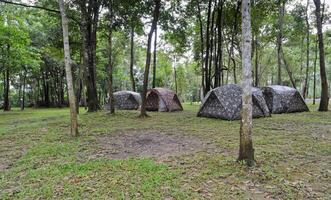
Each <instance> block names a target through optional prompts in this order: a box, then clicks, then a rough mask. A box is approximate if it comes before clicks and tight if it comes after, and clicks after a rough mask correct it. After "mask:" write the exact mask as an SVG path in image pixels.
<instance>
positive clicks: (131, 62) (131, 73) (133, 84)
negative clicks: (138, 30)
mask: <svg viewBox="0 0 331 200" xmlns="http://www.w3.org/2000/svg"><path fill="white" fill-rule="evenodd" d="M130 48H131V49H130V79H131V89H132V91H134V92H135V91H136V83H135V80H134V74H133V64H134V23H133V22H131V47H130Z"/></svg>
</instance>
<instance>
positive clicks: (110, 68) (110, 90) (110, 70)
mask: <svg viewBox="0 0 331 200" xmlns="http://www.w3.org/2000/svg"><path fill="white" fill-rule="evenodd" d="M109 4H110V5H109V8H108V9H109V35H108V37H109V38H108V73H109V74H108V79H109V80H108V81H109V83H108V87H109V88H108V93H109V108H110V114H114V113H115V102H114V95H113V61H112V60H113V58H112V50H113V47H112V39H113V8H112V7H113V3H112V0H110V3H109Z"/></svg>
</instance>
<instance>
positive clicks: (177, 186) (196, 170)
mask: <svg viewBox="0 0 331 200" xmlns="http://www.w3.org/2000/svg"><path fill="white" fill-rule="evenodd" d="M198 108H199V107H198V106H196V105H185V106H184V111H183V112H174V113H156V112H154V113H149V115H150V116H151V117H149V118H145V119H141V118H137V116H138V114H139V113H138V111H118V112H117V113H116V115H114V116H110V115H109V114H107V113H106V112H104V111H100V112H97V113H85V111H84V109H81V113H82V114H80V116H79V123H80V133H81V136H80V137H78V138H73V137H70V136H69V134H68V132H69V116H68V113H69V110H68V109H26V110H25V111H23V112H22V111H18V110H16V111H15V110H14V111H12V112H6V113H3V112H1V113H0V199H68V198H71V199H168V200H170V199H243V198H245V199H268V198H269V199H328V198H330V196H331V112H316V111H315V110H316V109H317V108H316V106H310V109H311V112H305V113H293V114H282V115H273V116H272V117H270V118H260V119H254V133H253V140H254V148H255V158H256V161H257V165H256V166H255V167H253V168H247V167H245V165H244V164H243V163H238V162H236V157H237V154H238V143H239V121H224V120H218V119H208V118H198V117H196V113H197V111H198Z"/></svg>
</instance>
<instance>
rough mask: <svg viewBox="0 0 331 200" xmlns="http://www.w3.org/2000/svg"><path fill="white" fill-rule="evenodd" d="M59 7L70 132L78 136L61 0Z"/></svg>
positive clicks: (67, 38) (65, 25)
mask: <svg viewBox="0 0 331 200" xmlns="http://www.w3.org/2000/svg"><path fill="white" fill-rule="evenodd" d="M59 7H60V12H61V19H62V32H63V47H64V64H65V68H66V79H67V87H68V94H69V104H70V119H71V134H72V135H73V136H78V134H79V133H78V121H77V110H76V97H75V92H74V85H73V80H72V72H71V59H70V47H69V30H68V19H67V16H66V12H65V8H64V2H63V0H59Z"/></svg>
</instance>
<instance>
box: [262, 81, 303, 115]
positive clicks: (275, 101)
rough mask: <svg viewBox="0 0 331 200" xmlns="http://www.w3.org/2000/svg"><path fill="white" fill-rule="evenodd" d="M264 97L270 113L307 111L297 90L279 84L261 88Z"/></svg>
mask: <svg viewBox="0 0 331 200" xmlns="http://www.w3.org/2000/svg"><path fill="white" fill-rule="evenodd" d="M262 90H263V95H264V99H265V100H266V102H267V105H268V108H269V110H270V112H271V113H274V114H280V113H291V112H305V111H309V108H308V106H307V105H306V102H305V100H304V99H303V98H302V96H301V94H300V93H299V91H298V90H296V89H294V88H291V87H287V86H281V85H271V86H267V87H264V88H262Z"/></svg>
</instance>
